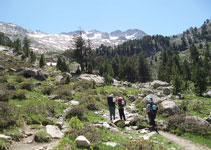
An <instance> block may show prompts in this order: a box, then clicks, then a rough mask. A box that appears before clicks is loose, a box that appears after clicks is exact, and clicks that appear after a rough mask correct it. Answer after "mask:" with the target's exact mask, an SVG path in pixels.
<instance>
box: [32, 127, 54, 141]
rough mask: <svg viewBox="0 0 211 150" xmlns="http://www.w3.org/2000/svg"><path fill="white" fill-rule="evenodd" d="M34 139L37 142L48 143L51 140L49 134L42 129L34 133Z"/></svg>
mask: <svg viewBox="0 0 211 150" xmlns="http://www.w3.org/2000/svg"><path fill="white" fill-rule="evenodd" d="M34 141H35V142H38V143H48V142H50V141H51V138H50V135H49V134H48V133H47V132H46V131H44V130H43V131H39V132H38V133H36V134H35V136H34Z"/></svg>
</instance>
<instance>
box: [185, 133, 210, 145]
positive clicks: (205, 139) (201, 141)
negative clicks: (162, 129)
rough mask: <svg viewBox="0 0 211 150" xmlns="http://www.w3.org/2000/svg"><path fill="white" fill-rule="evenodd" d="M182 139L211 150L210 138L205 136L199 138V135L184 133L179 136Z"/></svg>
mask: <svg viewBox="0 0 211 150" xmlns="http://www.w3.org/2000/svg"><path fill="white" fill-rule="evenodd" d="M181 136H182V137H184V138H187V139H189V140H191V141H193V142H196V143H199V144H202V145H205V146H207V147H209V148H211V142H210V141H211V136H210V135H207V136H200V135H195V134H191V133H184V134H182V135H181Z"/></svg>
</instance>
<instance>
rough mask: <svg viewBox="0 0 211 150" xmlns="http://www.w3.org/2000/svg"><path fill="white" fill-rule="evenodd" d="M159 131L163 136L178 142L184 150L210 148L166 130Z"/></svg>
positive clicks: (206, 149) (208, 149)
mask: <svg viewBox="0 0 211 150" xmlns="http://www.w3.org/2000/svg"><path fill="white" fill-rule="evenodd" d="M159 133H160V134H161V135H162V136H164V137H165V138H167V139H169V140H171V141H173V142H174V143H176V144H178V145H179V146H181V147H184V148H185V150H211V149H210V148H208V147H206V146H203V145H200V144H197V143H194V142H192V141H189V140H187V139H184V138H182V137H179V136H176V135H174V134H170V133H167V132H163V131H159Z"/></svg>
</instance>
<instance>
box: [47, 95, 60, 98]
mask: <svg viewBox="0 0 211 150" xmlns="http://www.w3.org/2000/svg"><path fill="white" fill-rule="evenodd" d="M58 98H59V96H58V95H50V96H48V99H58Z"/></svg>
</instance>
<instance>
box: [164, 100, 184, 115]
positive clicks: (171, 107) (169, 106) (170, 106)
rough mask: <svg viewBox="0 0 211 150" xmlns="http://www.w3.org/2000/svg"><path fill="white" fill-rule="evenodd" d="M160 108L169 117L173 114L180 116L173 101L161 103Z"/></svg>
mask: <svg viewBox="0 0 211 150" xmlns="http://www.w3.org/2000/svg"><path fill="white" fill-rule="evenodd" d="M161 107H162V109H163V112H164V113H167V114H168V116H171V115H174V114H180V109H179V107H178V105H177V103H176V102H174V101H163V102H162V103H161Z"/></svg>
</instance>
